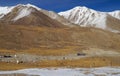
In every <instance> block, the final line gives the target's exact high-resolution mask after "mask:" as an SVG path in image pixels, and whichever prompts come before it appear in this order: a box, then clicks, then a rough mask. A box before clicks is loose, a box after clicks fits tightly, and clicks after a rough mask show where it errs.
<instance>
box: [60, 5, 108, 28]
mask: <svg viewBox="0 0 120 76" xmlns="http://www.w3.org/2000/svg"><path fill="white" fill-rule="evenodd" d="M59 15H61V16H64V17H65V18H66V19H68V20H69V21H70V22H72V23H75V24H79V25H81V26H96V25H97V26H96V27H99V28H103V29H105V28H106V26H105V25H106V24H105V21H106V20H105V19H106V14H103V13H99V12H97V11H95V10H92V9H89V8H87V7H80V6H78V7H75V8H73V9H71V10H68V11H65V12H60V13H59ZM101 20H102V22H101Z"/></svg>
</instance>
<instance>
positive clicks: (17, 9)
mask: <svg viewBox="0 0 120 76" xmlns="http://www.w3.org/2000/svg"><path fill="white" fill-rule="evenodd" d="M0 23H2V24H6V25H32V26H33V25H34V26H43V27H44V26H49V27H64V25H68V26H77V25H79V26H83V27H97V28H102V29H105V30H109V31H112V32H119V31H120V11H113V12H100V11H95V10H93V9H89V8H87V7H80V6H78V7H75V8H73V9H71V10H68V11H64V12H60V13H58V14H57V13H55V12H53V11H47V10H44V9H41V8H39V7H37V6H34V5H31V4H26V5H23V4H18V5H16V6H11V7H0Z"/></svg>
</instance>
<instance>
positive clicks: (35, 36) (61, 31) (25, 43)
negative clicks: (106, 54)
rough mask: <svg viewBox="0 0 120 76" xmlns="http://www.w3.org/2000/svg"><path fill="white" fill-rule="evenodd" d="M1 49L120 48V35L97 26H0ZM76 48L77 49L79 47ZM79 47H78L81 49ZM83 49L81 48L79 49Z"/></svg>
mask: <svg viewBox="0 0 120 76" xmlns="http://www.w3.org/2000/svg"><path fill="white" fill-rule="evenodd" d="M0 43H2V44H0V48H1V49H13V50H19V49H30V48H41V47H43V46H44V47H45V48H56V49H60V48H64V47H65V46H73V47H74V46H75V47H77V48H78V47H79V48H85V49H88V48H99V49H107V50H119V49H120V47H119V46H120V35H119V34H115V33H112V32H108V31H104V30H100V29H95V28H81V27H80V28H48V27H37V26H35V27H28V26H15V25H13V26H3V25H1V26H0ZM77 48H76V49H77ZM79 48H78V49H79ZM79 50H81V49H79Z"/></svg>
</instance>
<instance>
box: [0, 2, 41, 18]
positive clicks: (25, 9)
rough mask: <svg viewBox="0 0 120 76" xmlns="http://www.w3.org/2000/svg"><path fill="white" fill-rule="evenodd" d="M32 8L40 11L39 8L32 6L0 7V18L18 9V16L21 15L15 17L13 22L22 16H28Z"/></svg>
mask: <svg viewBox="0 0 120 76" xmlns="http://www.w3.org/2000/svg"><path fill="white" fill-rule="evenodd" d="M31 7H32V8H34V9H36V10H41V8H39V7H37V6H34V5H32V4H26V5H25V4H18V5H16V6H11V7H8V6H7V7H0V18H3V17H4V16H5V15H6V14H8V13H10V12H12V10H13V9H15V8H18V9H19V12H20V13H19V15H20V14H21V16H18V17H16V18H15V19H14V20H17V19H19V18H21V17H23V16H27V15H29V14H30V12H32V9H31Z"/></svg>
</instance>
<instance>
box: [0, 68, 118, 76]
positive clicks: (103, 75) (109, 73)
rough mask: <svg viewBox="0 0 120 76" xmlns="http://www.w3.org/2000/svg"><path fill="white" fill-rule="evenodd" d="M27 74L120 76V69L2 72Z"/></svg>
mask: <svg viewBox="0 0 120 76" xmlns="http://www.w3.org/2000/svg"><path fill="white" fill-rule="evenodd" d="M14 73H17V74H27V75H38V76H120V67H119V68H115V67H114V68H112V67H102V68H43V69H37V68H35V69H24V70H17V71H0V75H2V74H14Z"/></svg>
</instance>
